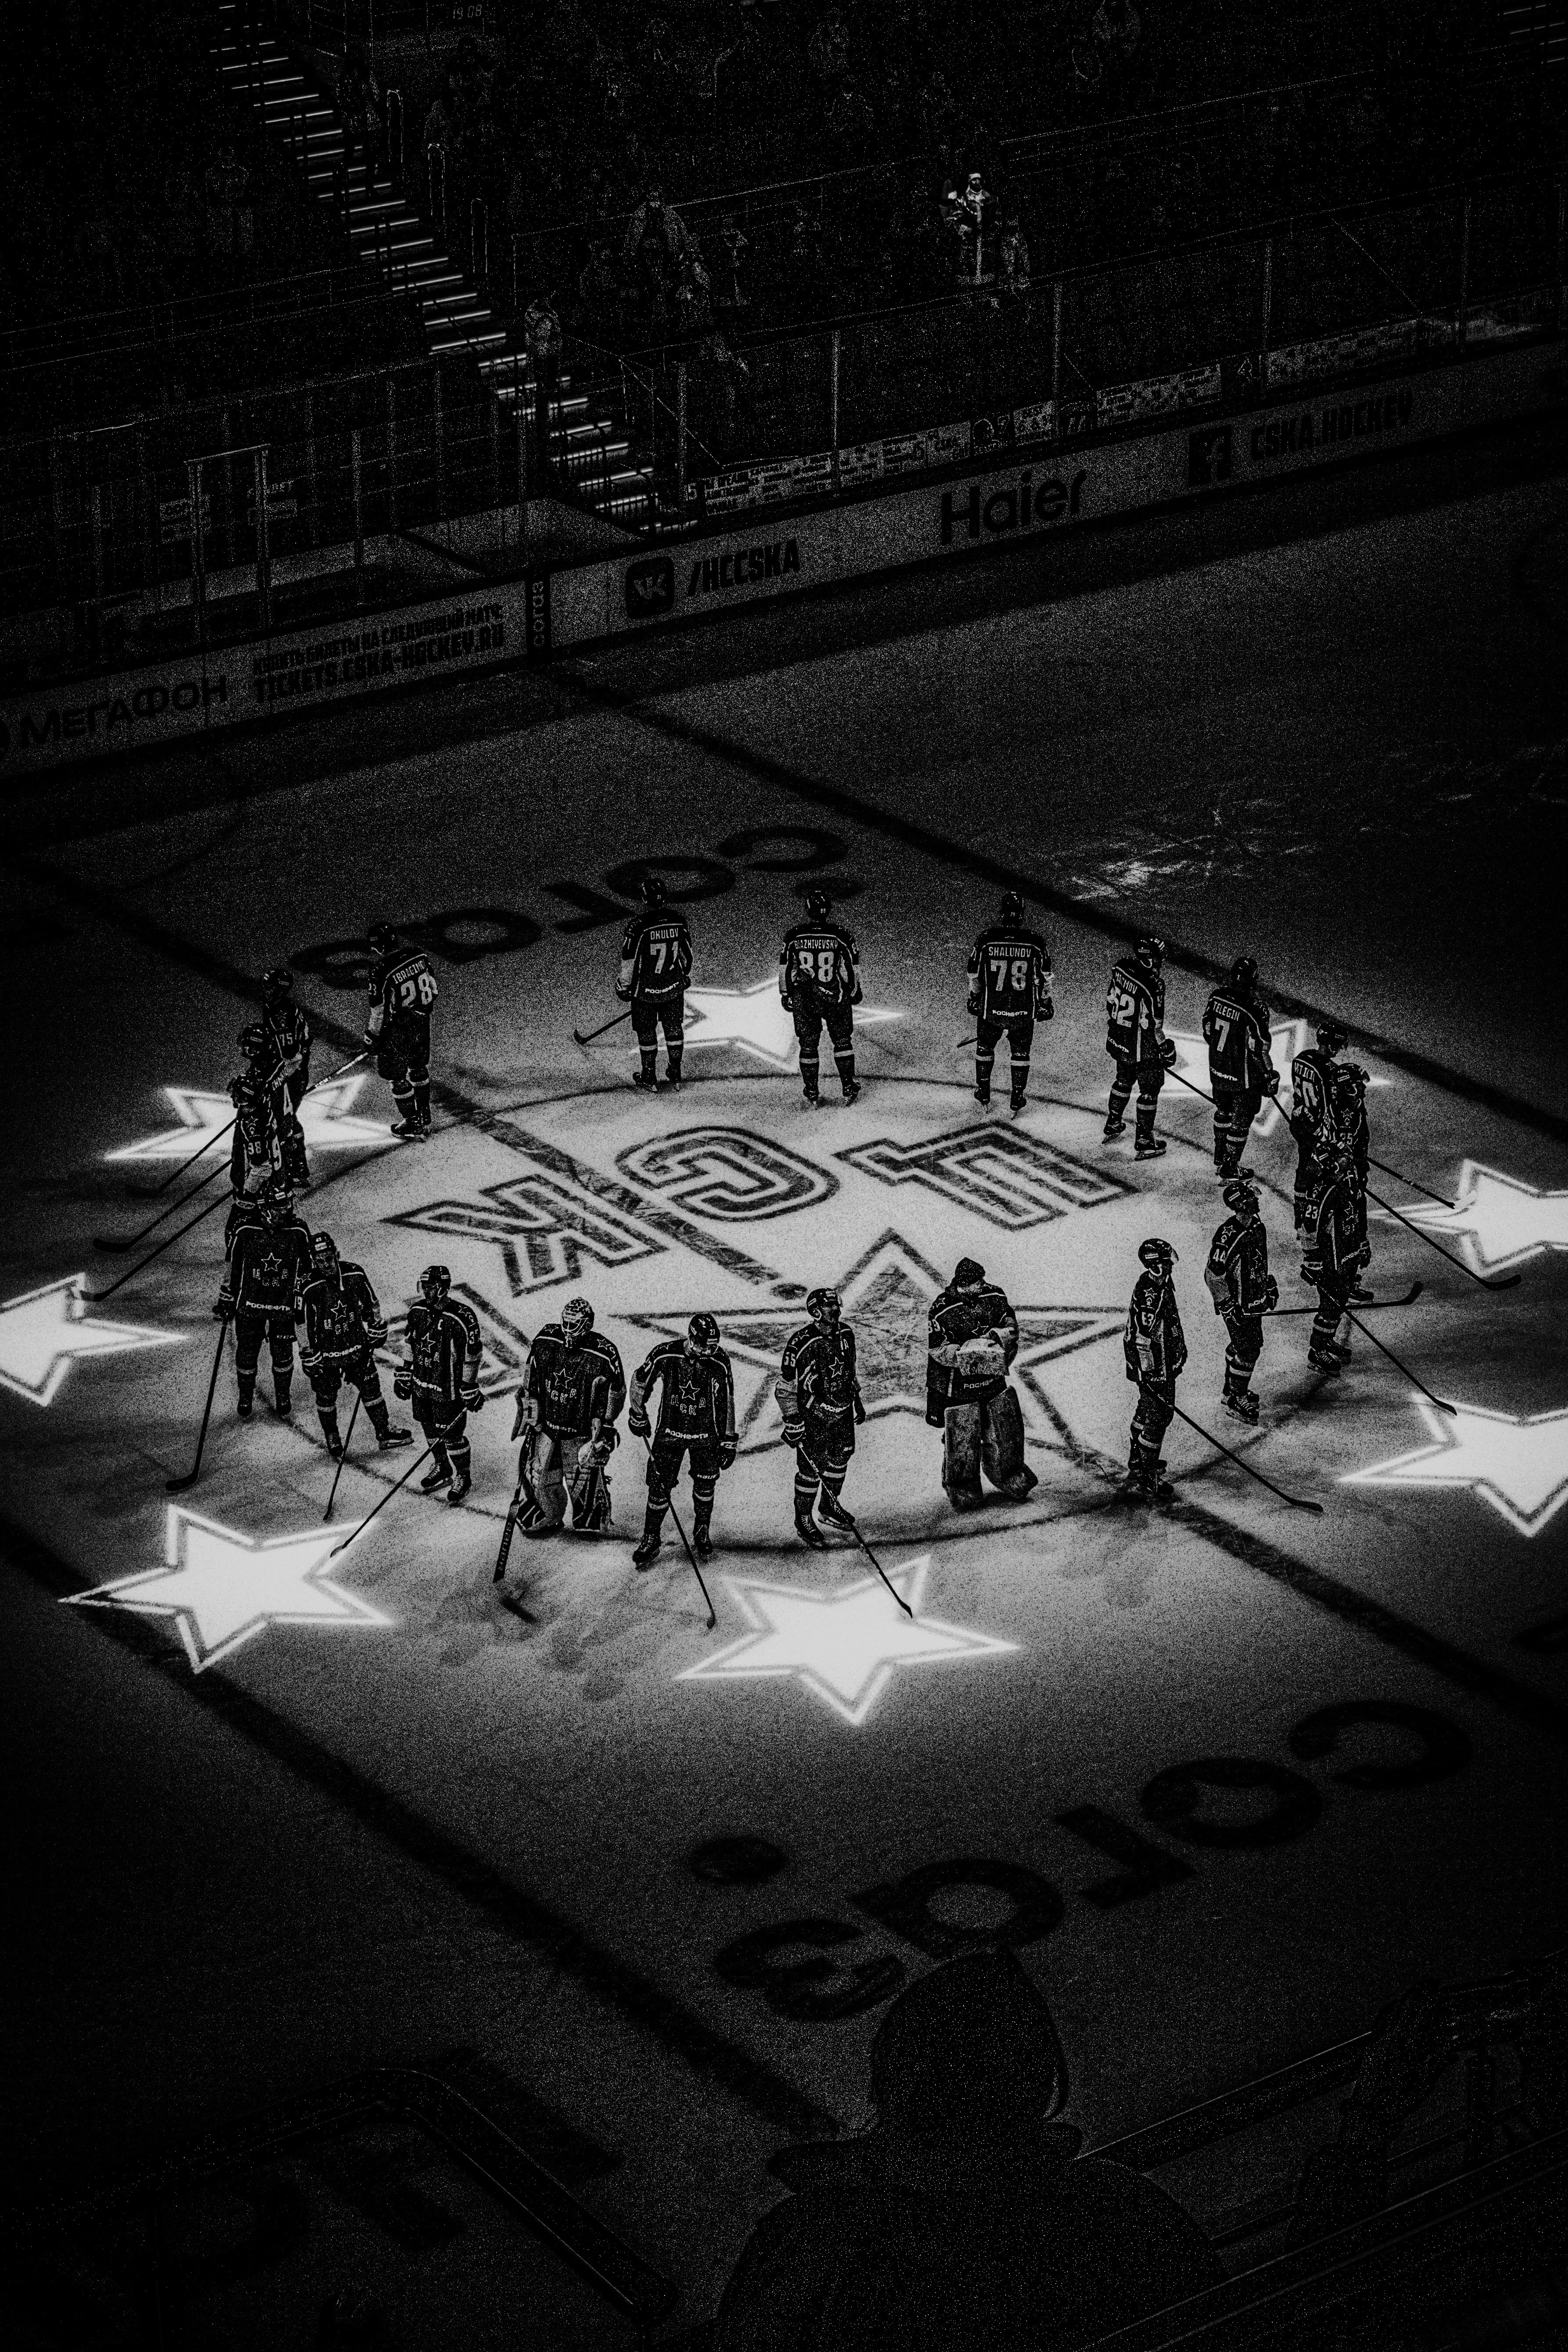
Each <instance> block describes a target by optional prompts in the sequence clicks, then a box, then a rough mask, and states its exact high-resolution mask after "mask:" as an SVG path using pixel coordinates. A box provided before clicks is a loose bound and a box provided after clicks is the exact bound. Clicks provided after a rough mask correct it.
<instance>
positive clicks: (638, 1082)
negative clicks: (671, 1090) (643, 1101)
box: [632, 1070, 658, 1095]
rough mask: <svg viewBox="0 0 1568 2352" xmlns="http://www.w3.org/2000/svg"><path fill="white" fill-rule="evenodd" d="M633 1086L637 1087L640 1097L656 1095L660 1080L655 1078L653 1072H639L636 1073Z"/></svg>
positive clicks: (633, 1077)
mask: <svg viewBox="0 0 1568 2352" xmlns="http://www.w3.org/2000/svg"><path fill="white" fill-rule="evenodd" d="M632 1084H633V1086H634V1087H636V1088H637V1092H638V1094H639V1095H651V1094H655V1093H657V1092H658V1079H657V1078H656V1077H655V1076H654V1074H653V1072H652V1071H651V1070H637V1071H636V1072H634V1074H633V1076H632Z"/></svg>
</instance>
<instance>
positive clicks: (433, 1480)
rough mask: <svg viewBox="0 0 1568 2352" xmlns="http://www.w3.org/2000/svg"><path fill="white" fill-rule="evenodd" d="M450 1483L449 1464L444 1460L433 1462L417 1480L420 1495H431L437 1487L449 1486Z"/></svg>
mask: <svg viewBox="0 0 1568 2352" xmlns="http://www.w3.org/2000/svg"><path fill="white" fill-rule="evenodd" d="M451 1483H452V1472H451V1467H450V1465H449V1464H447V1463H445V1462H433V1463H432V1464H431V1465H430V1467H429V1469H428V1470H426V1473H425V1475H424V1476H423V1478H421V1480H420V1481H419V1492H420V1493H421V1494H422V1495H433V1494H435V1493H436V1491H437V1488H438V1487H441V1486H450V1485H451Z"/></svg>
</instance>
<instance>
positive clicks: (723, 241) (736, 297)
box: [713, 213, 751, 310]
mask: <svg viewBox="0 0 1568 2352" xmlns="http://www.w3.org/2000/svg"><path fill="white" fill-rule="evenodd" d="M719 243H720V245H721V247H722V248H723V253H724V261H723V267H722V274H721V278H720V279H719V282H718V285H717V287H716V288H715V290H714V295H713V301H714V305H715V307H716V308H717V309H718V310H749V309H750V307H751V296H750V295H749V294H748V292H747V291H746V280H745V269H746V256H747V254H748V253H749V252H750V251H751V239H750V238H749V237H748V236H745V235H744V234H743V233H742V229H741V227H740V225H739V223H738V222H737V221H736V218H735V215H734V214H733V213H721V215H720V216H719Z"/></svg>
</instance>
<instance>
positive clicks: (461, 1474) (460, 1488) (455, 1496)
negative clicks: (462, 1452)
mask: <svg viewBox="0 0 1568 2352" xmlns="http://www.w3.org/2000/svg"><path fill="white" fill-rule="evenodd" d="M473 1483H474V1482H473V1480H472V1479H471V1478H470V1477H469V1475H468V1472H467V1471H466V1470H459V1471H458V1473H457V1475H456V1476H455V1477H454V1478H453V1480H452V1484H451V1486H450V1488H449V1489H448V1492H447V1501H448V1503H460V1502H461V1501H462V1499H463V1497H464V1496H465V1495H466V1494H467V1493H468V1490H469V1488H470V1487H471V1486H472V1485H473Z"/></svg>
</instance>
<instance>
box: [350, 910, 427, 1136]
mask: <svg viewBox="0 0 1568 2352" xmlns="http://www.w3.org/2000/svg"><path fill="white" fill-rule="evenodd" d="M370 951H371V967H370V1009H369V1012H368V1014H367V1016H366V1020H365V1025H364V1042H365V1044H366V1045H373V1046H374V1048H375V1066H376V1069H377V1071H378V1072H379V1074H380V1076H382V1077H384V1078H388V1079H390V1080H391V1083H392V1099H393V1102H394V1103H395V1106H396V1108H397V1117H396V1118H395V1119H394V1121H393V1123H392V1132H393V1133H394V1135H396V1136H401V1137H402V1139H403V1140H404V1141H405V1143H421V1142H423V1141H424V1139H425V1138H426V1136H427V1135H428V1134H429V1132H430V1008H431V1006H432V1005H433V1004H434V1003H435V1002H436V999H437V996H438V995H439V993H440V991H439V990H438V989H437V985H436V975H435V973H434V972H433V971H431V969H430V964H429V959H428V958H427V957H426V954H425V952H424V950H423V949H421V948H411V947H409V946H407V945H405V942H404V941H403V940H400V939H399V938H398V936H397V933H396V932H395V930H394V929H393V928H392V925H391V924H390V923H378V924H377V925H376V927H375V929H374V931H372V933H371V935H370Z"/></svg>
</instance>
